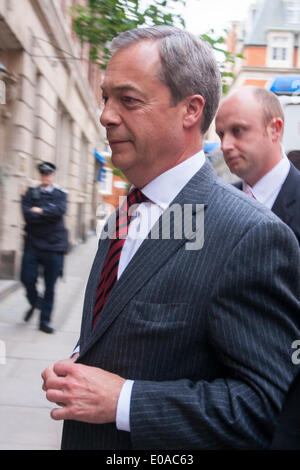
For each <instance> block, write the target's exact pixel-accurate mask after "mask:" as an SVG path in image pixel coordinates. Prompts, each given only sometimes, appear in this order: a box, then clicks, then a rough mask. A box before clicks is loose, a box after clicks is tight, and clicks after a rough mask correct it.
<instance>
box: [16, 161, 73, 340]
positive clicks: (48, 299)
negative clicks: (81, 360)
mask: <svg viewBox="0 0 300 470" xmlns="http://www.w3.org/2000/svg"><path fill="white" fill-rule="evenodd" d="M38 170H39V173H40V178H41V185H40V186H39V187H37V188H29V189H28V191H27V193H26V194H25V195H24V196H23V197H22V211H23V215H24V219H25V222H26V225H25V240H24V254H23V259H22V268H21V281H22V283H23V285H24V286H25V289H26V295H27V299H28V301H29V303H30V309H29V310H28V311H27V312H26V314H25V317H24V320H25V321H26V322H27V321H29V319H30V318H31V317H32V315H33V313H34V310H35V309H39V310H40V311H41V312H40V326H39V329H40V330H41V331H43V332H45V333H53V332H54V328H53V327H52V326H51V325H50V320H51V313H52V309H53V302H54V291H55V283H56V280H57V278H58V277H59V276H60V275H62V271H63V257H64V254H65V253H66V252H67V249H68V233H67V230H66V228H65V225H64V220H63V216H64V214H65V212H66V209H67V197H66V193H65V192H64V191H62V190H61V189H58V188H56V187H54V186H53V180H54V173H55V170H56V167H55V165H53V164H52V163H50V162H43V163H41V164H39V165H38ZM40 271H42V274H43V278H44V283H45V292H44V295H43V296H42V297H41V296H39V294H38V290H37V280H38V275H39V272H40Z"/></svg>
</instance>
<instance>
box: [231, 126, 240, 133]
mask: <svg viewBox="0 0 300 470" xmlns="http://www.w3.org/2000/svg"><path fill="white" fill-rule="evenodd" d="M232 133H233V135H239V134H240V133H241V128H240V127H234V128H233V129H232Z"/></svg>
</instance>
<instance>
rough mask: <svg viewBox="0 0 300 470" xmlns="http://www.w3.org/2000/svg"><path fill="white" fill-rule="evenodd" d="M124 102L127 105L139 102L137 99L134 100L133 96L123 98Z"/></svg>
mask: <svg viewBox="0 0 300 470" xmlns="http://www.w3.org/2000/svg"><path fill="white" fill-rule="evenodd" d="M122 101H123V103H126V104H136V103H138V101H139V100H137V99H136V98H132V96H123V97H122Z"/></svg>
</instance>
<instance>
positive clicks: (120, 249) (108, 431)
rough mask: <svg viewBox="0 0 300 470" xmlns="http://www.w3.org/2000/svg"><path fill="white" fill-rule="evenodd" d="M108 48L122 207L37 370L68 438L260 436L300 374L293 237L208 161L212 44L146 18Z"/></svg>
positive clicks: (97, 442) (217, 84)
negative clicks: (63, 343)
mask: <svg viewBox="0 0 300 470" xmlns="http://www.w3.org/2000/svg"><path fill="white" fill-rule="evenodd" d="M112 46H113V51H114V54H113V56H112V58H111V60H110V62H109V64H108V67H107V70H106V74H105V79H104V83H103V99H104V110H103V113H102V116H101V123H102V124H103V126H105V128H106V132H107V138H108V140H109V143H110V146H111V149H112V161H113V164H114V165H115V166H117V167H118V168H120V169H121V170H122V171H123V172H124V174H125V175H126V176H127V178H128V179H129V181H130V182H131V183H132V185H133V188H132V190H131V191H130V193H129V195H128V205H130V208H129V212H130V214H129V215H128V218H127V215H126V210H125V205H122V207H121V208H120V210H119V211H118V214H117V217H116V230H115V232H116V233H115V236H114V237H112V238H111V239H109V238H105V236H104V234H105V232H107V233H109V232H110V229H112V224H111V223H110V221H108V224H107V227H106V228H105V231H104V232H103V234H102V236H101V239H100V242H99V248H98V252H97V254H96V257H95V261H94V264H93V266H92V269H91V274H90V277H89V281H88V285H87V289H86V296H85V302H84V309H83V319H82V327H81V333H80V339H79V342H78V345H77V348H76V350H75V351H77V352H76V354H75V351H74V356H73V358H72V359H69V360H65V361H60V362H58V363H56V364H54V365H53V366H50V367H49V368H47V369H46V370H45V371H44V372H43V373H42V377H43V380H44V382H43V389H44V390H45V391H46V396H47V399H48V400H49V401H50V402H53V403H57V404H59V405H60V407H59V408H55V409H54V410H52V412H51V416H52V418H53V419H55V420H60V419H63V420H65V422H64V430H63V438H62V448H63V449H115V450H117V449H225V448H266V447H268V445H270V442H271V438H272V434H273V430H274V424H275V419H276V415H277V413H278V411H279V409H280V407H281V405H282V401H283V399H284V396H285V393H286V391H287V389H288V387H289V384H290V383H291V381H292V379H293V377H294V374H295V371H294V368H293V364H292V362H291V357H290V356H291V353H292V349H291V344H292V342H293V341H294V340H295V338H298V337H299V335H300V331H299V318H300V316H299V313H300V305H299V276H300V253H299V248H298V244H297V240H296V238H295V236H294V234H293V233H292V231H291V230H290V229H289V228H288V227H287V226H286V225H285V224H283V223H282V222H281V221H280V220H279V219H278V218H277V217H275V216H274V214H272V213H271V212H270V211H269V210H267V209H266V208H264V207H263V206H262V205H261V204H258V203H257V202H256V201H252V200H251V199H250V198H248V197H247V196H245V195H243V194H242V193H241V192H240V191H238V190H237V189H236V188H233V187H232V186H230V185H227V184H226V183H224V182H223V181H222V180H221V179H219V178H218V177H217V176H216V174H215V172H214V170H213V169H212V167H211V166H210V164H209V163H208V162H206V161H205V157H204V153H203V150H202V147H203V135H204V133H205V132H206V131H207V129H208V127H209V125H210V123H211V121H212V119H213V116H214V114H215V112H216V109H217V107H218V101H219V96H220V91H221V78H220V73H219V70H218V67H217V64H216V62H215V59H214V58H213V54H212V51H211V49H210V47H209V45H208V44H206V43H205V42H203V41H202V40H200V39H196V38H194V37H193V36H192V35H191V34H189V33H187V32H185V31H182V30H179V29H176V28H172V27H153V28H140V29H136V30H131V31H128V32H126V33H124V34H122V35H121V36H119V37H118V38H116V39H115V40H114V42H113V45H112ZM134 202H135V203H136V208H135V209H136V210H135V212H134V213H133V214H132V211H131V208H132V206H131V204H132V203H134ZM149 214H150V215H151V217H148V216H149ZM126 221H127V222H126ZM203 221H204V224H203ZM145 222H146V223H145ZM128 224H130V225H129V230H128V234H127V236H126V237H125V239H124V238H122V229H123V228H124V227H127V225H128ZM109 227H110V229H109ZM143 227H144V228H145V227H148V228H150V233H149V234H148V236H146V235H147V228H146V230H144V231H143V230H142V229H143ZM145 234H146V235H145ZM74 361H76V362H74Z"/></svg>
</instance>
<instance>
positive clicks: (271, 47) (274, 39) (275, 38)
mask: <svg viewBox="0 0 300 470" xmlns="http://www.w3.org/2000/svg"><path fill="white" fill-rule="evenodd" d="M292 61H293V34H292V33H276V32H270V33H269V34H268V51H267V64H266V65H267V67H292V65H293V62H292Z"/></svg>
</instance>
